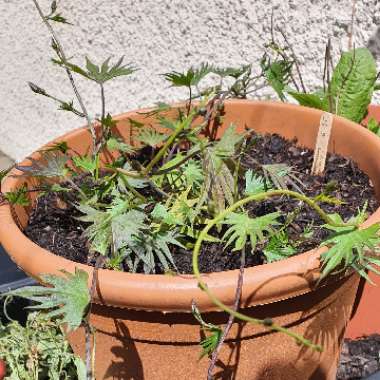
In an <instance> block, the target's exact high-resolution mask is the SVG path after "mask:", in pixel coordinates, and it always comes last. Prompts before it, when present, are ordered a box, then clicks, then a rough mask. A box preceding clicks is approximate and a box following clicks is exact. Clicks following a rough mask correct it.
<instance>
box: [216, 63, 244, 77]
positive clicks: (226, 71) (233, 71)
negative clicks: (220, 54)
mask: <svg viewBox="0 0 380 380" xmlns="http://www.w3.org/2000/svg"><path fill="white" fill-rule="evenodd" d="M249 69H251V65H243V66H241V67H215V66H214V67H213V68H212V71H211V72H212V73H214V74H216V75H219V76H221V77H222V78H224V77H232V78H235V79H238V78H240V77H241V76H242V75H244V74H245V73H247V71H248V70H249Z"/></svg>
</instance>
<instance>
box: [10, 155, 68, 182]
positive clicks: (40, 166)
mask: <svg viewBox="0 0 380 380" xmlns="http://www.w3.org/2000/svg"><path fill="white" fill-rule="evenodd" d="M40 153H41V158H40V159H39V160H36V159H34V158H32V157H29V158H28V159H29V161H30V162H31V163H30V165H23V166H19V165H16V169H17V170H20V171H21V172H22V173H23V174H21V176H25V177H46V178H55V177H61V178H64V177H66V175H67V173H68V169H67V167H66V163H67V161H68V160H69V157H68V156H67V155H65V154H62V153H61V152H57V151H49V150H47V151H41V152H40Z"/></svg>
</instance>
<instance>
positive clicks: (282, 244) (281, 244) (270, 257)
mask: <svg viewBox="0 0 380 380" xmlns="http://www.w3.org/2000/svg"><path fill="white" fill-rule="evenodd" d="M263 253H264V256H265V257H266V259H267V262H268V263H272V262H274V261H279V260H284V259H286V258H287V257H290V256H293V255H294V254H295V253H296V249H295V248H294V246H293V245H292V244H290V242H289V237H288V235H287V234H286V232H285V231H280V232H279V233H277V234H274V235H272V236H271V237H270V239H269V242H268V244H267V245H266V246H265V248H264V249H263Z"/></svg>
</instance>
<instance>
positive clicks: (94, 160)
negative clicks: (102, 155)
mask: <svg viewBox="0 0 380 380" xmlns="http://www.w3.org/2000/svg"><path fill="white" fill-rule="evenodd" d="M72 161H73V163H74V165H75V166H76V167H77V168H79V169H82V170H84V171H85V172H89V173H94V172H95V170H96V169H97V168H98V165H99V157H98V156H96V157H92V156H73V158H72Z"/></svg>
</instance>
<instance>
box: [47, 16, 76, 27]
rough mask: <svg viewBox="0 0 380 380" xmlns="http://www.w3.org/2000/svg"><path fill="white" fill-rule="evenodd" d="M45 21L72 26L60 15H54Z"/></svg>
mask: <svg viewBox="0 0 380 380" xmlns="http://www.w3.org/2000/svg"><path fill="white" fill-rule="evenodd" d="M47 19H48V20H50V21H55V22H59V23H61V24H68V25H73V24H71V23H70V22H68V21H67V19H66V18H65V17H63V16H62V15H61V14H60V13H56V14H55V15H53V16H49V17H47Z"/></svg>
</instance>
